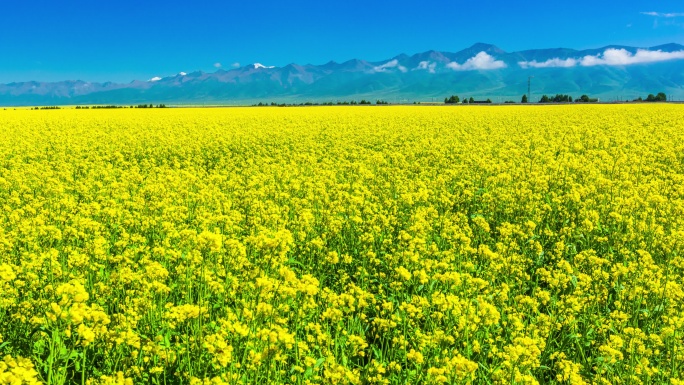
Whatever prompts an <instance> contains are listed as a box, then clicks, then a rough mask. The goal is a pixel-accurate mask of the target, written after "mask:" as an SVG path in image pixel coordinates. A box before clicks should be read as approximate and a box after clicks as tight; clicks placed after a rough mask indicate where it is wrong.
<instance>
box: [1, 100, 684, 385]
mask: <svg viewBox="0 0 684 385" xmlns="http://www.w3.org/2000/svg"><path fill="white" fill-rule="evenodd" d="M682 127H684V110H682V107H681V106H678V105H634V106H607V105H606V106H553V107H531V106H525V107H488V108H483V107H462V108H461V107H459V108H450V107H429V108H426V107H382V108H339V107H321V108H289V109H277V108H263V109H261V108H260V109H256V108H227V109H163V110H79V111H76V110H73V109H62V110H51V111H29V110H16V111H14V110H11V111H0V205H1V207H0V357H3V358H2V359H1V360H0V384H34V383H47V384H68V383H80V384H92V385H96V384H122V385H124V384H125V385H129V384H148V383H152V384H162V383H163V384H197V385H200V384H202V385H204V384H207V385H209V384H212V385H213V384H216V385H218V384H254V383H268V384H307V385H308V384H407V383H411V384H653V383H662V384H672V385H679V384H682V383H684V382H683V378H684V332H683V330H684V291H683V290H682V287H683V286H682V285H684V281H683V277H684V255H683V254H684V253H683V252H684V132H683V130H682Z"/></svg>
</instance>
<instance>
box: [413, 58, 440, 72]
mask: <svg viewBox="0 0 684 385" xmlns="http://www.w3.org/2000/svg"><path fill="white" fill-rule="evenodd" d="M435 68H437V63H431V62H429V61H427V60H426V61H422V62H420V63H418V67H416V68H414V69H413V70H426V71H428V72H429V73H431V74H434V73H435Z"/></svg>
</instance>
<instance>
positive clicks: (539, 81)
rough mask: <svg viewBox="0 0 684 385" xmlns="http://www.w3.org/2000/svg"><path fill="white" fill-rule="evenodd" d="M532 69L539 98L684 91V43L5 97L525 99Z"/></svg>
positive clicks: (82, 87)
mask: <svg viewBox="0 0 684 385" xmlns="http://www.w3.org/2000/svg"><path fill="white" fill-rule="evenodd" d="M530 76H532V77H533V80H532V93H533V98H532V99H533V101H534V100H537V99H538V97H540V96H541V95H542V94H556V93H563V94H571V95H575V96H579V95H580V94H588V95H592V96H596V97H602V98H604V99H605V98H609V99H610V98H622V99H627V98H635V97H637V96H646V94H648V93H657V92H665V93H667V94H668V95H674V96H675V97H680V98H681V99H684V46H683V45H680V44H676V43H669V44H664V45H659V46H655V47H648V48H638V47H627V46H606V47H602V48H597V49H586V50H574V49H570V48H552V49H535V50H524V51H518V52H506V51H504V50H502V49H500V48H498V47H496V46H494V45H491V44H486V43H476V44H474V45H473V46H471V47H468V48H466V49H463V50H461V51H458V52H444V51H427V52H422V53H417V54H414V55H407V54H403V53H402V54H399V55H396V56H394V57H393V58H391V59H387V60H382V61H377V62H369V61H365V60H360V59H351V60H348V61H345V62H343V63H337V62H334V61H330V62H328V63H325V64H322V65H312V64H306V65H299V64H295V63H291V64H288V65H286V66H283V67H276V66H269V65H265V64H260V63H254V64H250V65H247V66H243V67H240V68H235V69H231V70H223V69H219V70H217V71H216V72H213V73H207V72H203V71H195V72H191V73H183V72H181V73H179V74H177V75H173V76H166V77H155V78H153V79H150V80H149V81H141V80H134V81H132V82H130V83H112V82H105V83H95V82H85V81H80V80H69V81H61V82H36V81H31V82H16V83H9V84H0V105H5V106H19V105H64V104H137V103H167V104H169V103H170V104H173V103H191V104H199V103H229V104H248V103H256V102H259V101H262V102H271V101H276V102H304V101H334V100H350V99H357V100H359V99H362V98H365V99H369V100H376V99H385V100H389V101H397V100H402V101H414V100H432V99H436V100H441V99H443V98H444V97H446V96H449V95H451V94H457V95H461V96H466V97H469V96H474V97H475V98H476V99H477V98H487V97H489V98H493V99H495V98H499V99H513V100H516V101H518V100H519V99H520V96H521V95H522V94H524V93H526V92H527V80H528V78H529V77H530Z"/></svg>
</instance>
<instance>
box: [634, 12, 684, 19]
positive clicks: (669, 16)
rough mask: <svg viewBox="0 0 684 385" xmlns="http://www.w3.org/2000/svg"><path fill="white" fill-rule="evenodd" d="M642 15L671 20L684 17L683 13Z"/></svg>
mask: <svg viewBox="0 0 684 385" xmlns="http://www.w3.org/2000/svg"><path fill="white" fill-rule="evenodd" d="M641 14H642V15H647V16H653V17H664V18H668V19H669V18H673V17H684V13H676V12H673V13H666V12H641Z"/></svg>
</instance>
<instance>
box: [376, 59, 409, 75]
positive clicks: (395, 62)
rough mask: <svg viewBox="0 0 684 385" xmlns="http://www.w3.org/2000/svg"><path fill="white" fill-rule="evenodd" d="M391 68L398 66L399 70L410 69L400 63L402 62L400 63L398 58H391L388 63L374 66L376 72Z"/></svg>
mask: <svg viewBox="0 0 684 385" xmlns="http://www.w3.org/2000/svg"><path fill="white" fill-rule="evenodd" d="M389 68H396V69H398V70H399V71H401V72H406V71H408V70H407V69H406V67H404V66H403V65H400V64H399V61H398V60H397V59H393V60H390V61H388V62H387V63H385V64H383V65H379V66H377V67H374V68H373V70H375V72H384V71H385V70H386V69H389Z"/></svg>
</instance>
